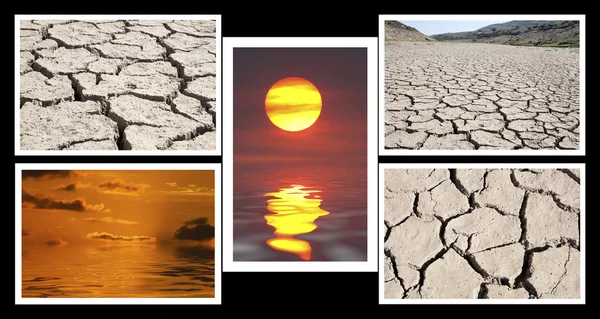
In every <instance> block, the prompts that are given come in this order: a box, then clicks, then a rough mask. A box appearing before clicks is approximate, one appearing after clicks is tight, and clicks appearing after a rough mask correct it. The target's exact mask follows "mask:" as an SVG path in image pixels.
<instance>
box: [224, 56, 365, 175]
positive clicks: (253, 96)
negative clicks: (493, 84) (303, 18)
mask: <svg viewBox="0 0 600 319" xmlns="http://www.w3.org/2000/svg"><path fill="white" fill-rule="evenodd" d="M286 77H301V78H304V79H306V80H308V81H310V82H311V83H312V84H314V85H315V86H316V87H317V89H318V90H319V91H320V93H321V97H322V110H321V114H320V116H319V118H318V119H317V121H316V122H315V123H314V124H313V125H312V126H311V127H309V128H307V129H306V130H303V131H299V132H287V131H284V130H281V129H279V128H277V127H276V126H275V125H273V124H272V123H271V122H270V120H269V119H268V117H267V115H266V112H265V97H266V95H267V92H268V91H269V88H271V86H272V85H273V84H275V83H276V82H277V81H279V80H281V79H283V78H286ZM233 81H234V83H233V90H234V93H233V95H234V96H233V138H234V142H233V144H234V145H233V154H234V161H235V162H236V163H240V162H253V163H256V162H257V161H258V162H261V163H266V162H273V161H275V162H278V163H281V162H286V161H302V160H304V159H306V160H317V161H319V160H323V161H329V162H335V163H339V164H342V163H351V162H352V163H354V162H357V161H364V162H365V163H366V158H367V49H366V48H236V49H234V52H233ZM373 107H375V106H373Z"/></svg>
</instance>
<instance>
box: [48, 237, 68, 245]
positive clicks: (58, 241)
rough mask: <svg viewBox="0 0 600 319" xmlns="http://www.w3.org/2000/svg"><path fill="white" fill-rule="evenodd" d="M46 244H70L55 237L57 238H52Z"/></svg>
mask: <svg viewBox="0 0 600 319" xmlns="http://www.w3.org/2000/svg"><path fill="white" fill-rule="evenodd" d="M44 244H46V245H48V246H64V245H66V244H68V243H67V242H66V241H64V240H62V239H60V238H58V237H55V238H52V239H50V240H49V241H47V242H45V243H44Z"/></svg>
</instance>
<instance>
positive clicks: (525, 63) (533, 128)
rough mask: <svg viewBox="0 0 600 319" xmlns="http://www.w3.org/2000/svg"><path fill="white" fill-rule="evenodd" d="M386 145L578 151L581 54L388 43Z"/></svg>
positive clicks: (478, 45) (562, 50)
mask: <svg viewBox="0 0 600 319" xmlns="http://www.w3.org/2000/svg"><path fill="white" fill-rule="evenodd" d="M384 104H385V105H384V106H385V148H386V149H422V150H473V149H501V150H512V149H579V122H580V116H579V49H576V48H534V47H516V46H508V45H497V44H481V43H413V42H398V43H386V45H385V103H384Z"/></svg>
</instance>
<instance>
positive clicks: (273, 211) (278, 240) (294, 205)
mask: <svg viewBox="0 0 600 319" xmlns="http://www.w3.org/2000/svg"><path fill="white" fill-rule="evenodd" d="M320 192H321V191H320V190H316V189H313V188H310V187H305V186H303V185H297V184H295V185H291V187H289V188H280V189H279V191H277V192H270V193H266V194H265V195H264V196H267V197H275V198H270V199H268V200H267V210H268V211H269V212H270V213H269V214H267V215H265V219H266V220H267V224H268V225H271V226H273V227H274V228H275V232H274V234H275V236H276V237H274V238H271V239H269V240H267V244H268V245H269V246H270V247H272V248H274V249H276V250H279V251H284V252H289V253H293V254H296V255H298V256H299V257H300V258H302V259H303V260H310V258H311V246H310V243H309V242H308V241H306V240H302V239H298V238H294V237H293V236H295V235H301V234H307V233H310V232H312V231H314V230H315V229H317V225H316V224H315V220H316V219H317V218H319V217H321V216H325V215H329V212H328V211H326V210H323V209H321V208H320V207H319V206H320V205H321V201H322V200H321V199H320V198H321V197H320V196H319V195H315V193H320Z"/></svg>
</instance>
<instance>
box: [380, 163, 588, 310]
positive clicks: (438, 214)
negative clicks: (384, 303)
mask: <svg viewBox="0 0 600 319" xmlns="http://www.w3.org/2000/svg"><path fill="white" fill-rule="evenodd" d="M384 174H385V177H384V182H385V195H384V196H385V207H384V220H385V229H386V231H385V235H384V236H385V238H384V242H385V244H384V252H385V257H384V258H385V262H384V267H385V269H384V277H385V280H384V298H386V299H411V298H419V299H420V298H423V299H426V298H427V299H476V298H478V299H501V298H502V299H570V298H572V299H578V298H579V296H580V286H579V285H580V275H579V267H580V261H579V260H580V250H579V249H580V248H579V247H580V246H579V241H580V237H579V227H580V222H579V210H580V204H579V202H580V199H579V182H580V177H579V170H576V169H571V170H569V169H386V170H385V172H384Z"/></svg>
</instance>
